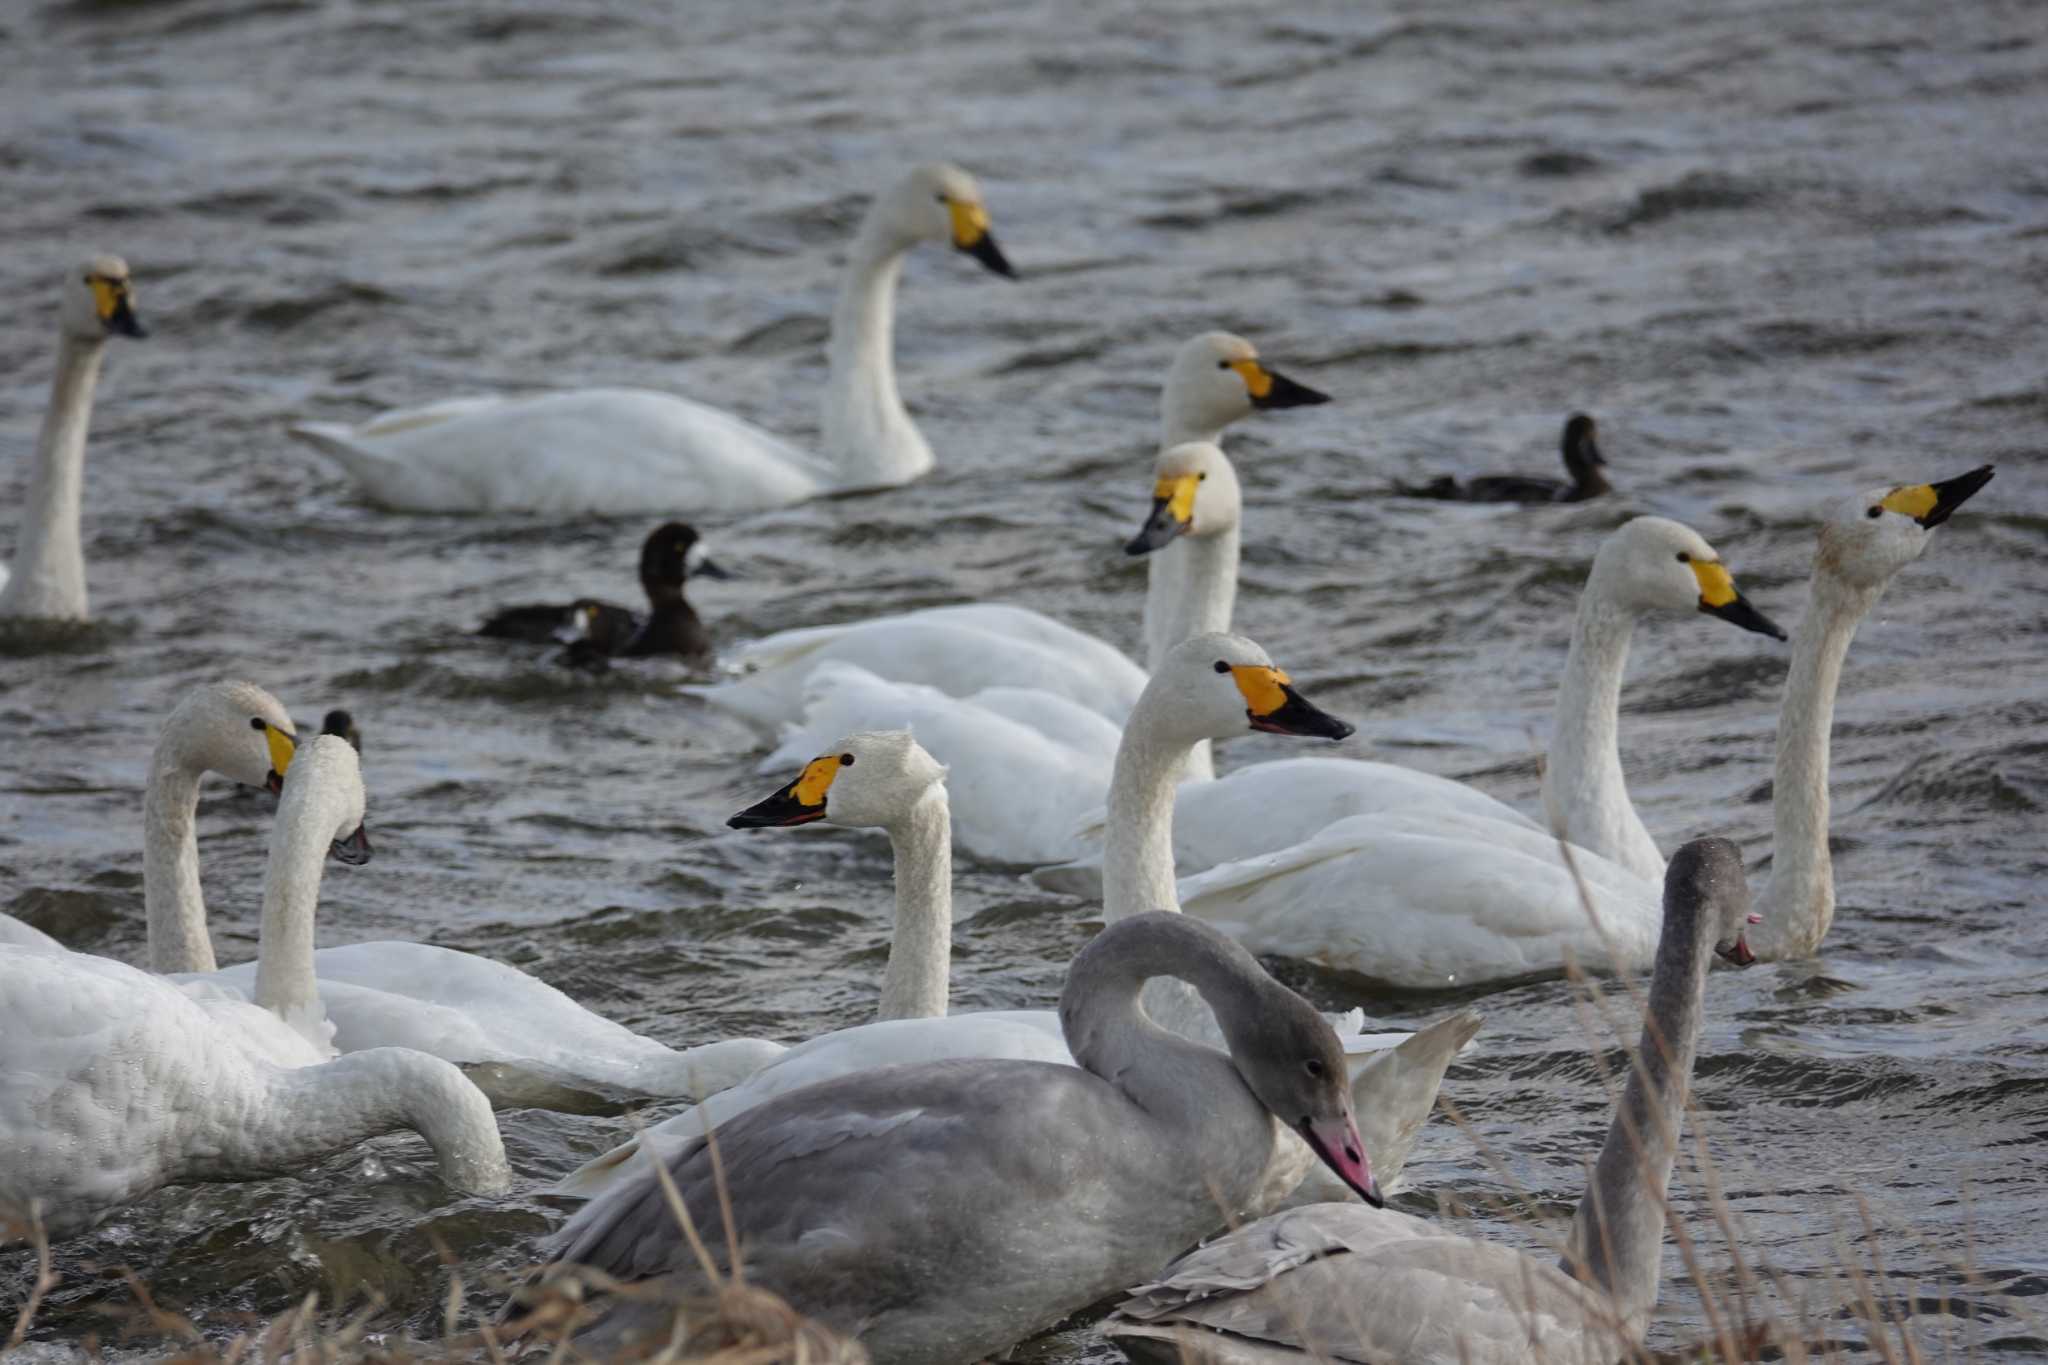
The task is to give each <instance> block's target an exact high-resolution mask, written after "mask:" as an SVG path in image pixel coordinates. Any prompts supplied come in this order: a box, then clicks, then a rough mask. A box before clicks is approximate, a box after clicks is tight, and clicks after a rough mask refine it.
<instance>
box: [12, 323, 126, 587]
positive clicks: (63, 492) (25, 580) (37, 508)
mask: <svg viewBox="0 0 2048 1365" xmlns="http://www.w3.org/2000/svg"><path fill="white" fill-rule="evenodd" d="M105 355H106V344H105V343H104V342H101V341H81V340H80V339H78V338H77V337H74V336H72V335H70V333H68V332H67V333H65V334H64V337H63V340H62V342H61V343H60V345H59V346H58V350H57V373H56V376H55V377H54V378H53V379H52V380H51V381H50V406H49V409H48V411H46V412H45V413H44V414H43V428H42V434H41V435H40V436H39V437H38V438H37V440H36V463H35V472H34V473H33V474H32V475H31V476H30V478H29V485H28V495H27V497H26V499H25V500H24V502H23V504H22V514H23V520H22V527H21V540H20V543H19V545H18V546H17V548H16V551H15V556H14V563H13V565H12V566H11V569H10V577H9V579H8V582H7V586H6V587H5V588H4V589H0V616H28V617H53V618H60V619H69V620H84V619H85V617H86V615H87V602H86V592H85V551H84V548H83V545H82V542H81V540H80V531H79V513H80V506H81V504H82V502H83V499H84V489H85V437H86V429H87V428H88V427H89V426H90V425H91V422H92V396H93V389H94V388H95V387H96V386H97V385H98V383H99V376H100V362H101V360H102V359H103V358H104V357H105Z"/></svg>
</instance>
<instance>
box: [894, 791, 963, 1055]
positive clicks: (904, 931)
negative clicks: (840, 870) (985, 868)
mask: <svg viewBox="0 0 2048 1365" xmlns="http://www.w3.org/2000/svg"><path fill="white" fill-rule="evenodd" d="M889 842H890V844H891V845H893V846H894V848H895V851H896V932H895V937H894V938H893V939H892V940H891V942H890V944H889V968H888V971H887V972H885V973H884V974H883V976H882V1003H881V1007H880V1008H879V1009H878V1010H876V1012H875V1018H877V1019H937V1018H939V1017H941V1016H943V1015H944V1014H945V1013H946V986H947V981H948V979H949V977H950V974H951V972H952V961H953V817H952V811H951V808H950V807H949V806H948V804H947V801H946V788H945V786H944V785H943V784H941V783H933V784H932V786H931V788H930V789H929V790H927V791H926V792H925V794H924V795H923V796H922V797H920V798H919V799H918V801H917V803H916V804H915V805H913V806H912V807H911V808H910V811H909V813H908V814H906V815H905V816H904V817H903V819H902V820H900V821H899V822H897V823H896V824H894V825H891V826H890V827H889Z"/></svg>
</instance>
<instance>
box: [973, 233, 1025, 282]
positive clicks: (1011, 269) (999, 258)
mask: <svg viewBox="0 0 2048 1365" xmlns="http://www.w3.org/2000/svg"><path fill="white" fill-rule="evenodd" d="M960 250H962V251H964V252H966V253H967V254H968V255H970V256H972V257H973V258H974V259H975V260H977V261H980V262H981V263H982V265H983V266H984V267H985V268H986V269H988V270H989V271H990V272H992V273H994V274H997V275H1001V276H1002V277H1003V278H1004V279H1006V280H1014V279H1016V278H1017V268H1016V267H1015V266H1013V265H1011V264H1010V258H1009V257H1007V256H1005V255H1004V254H1003V249H1002V248H1001V247H999V246H997V245H996V237H995V234H994V233H992V232H984V233H982V234H981V236H980V238H979V239H977V240H976V242H975V243H974V245H973V246H966V247H961V248H960Z"/></svg>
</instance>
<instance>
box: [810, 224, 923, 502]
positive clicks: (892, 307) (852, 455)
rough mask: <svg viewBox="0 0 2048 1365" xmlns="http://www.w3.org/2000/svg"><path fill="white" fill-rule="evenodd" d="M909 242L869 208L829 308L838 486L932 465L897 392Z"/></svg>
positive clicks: (899, 477)
mask: <svg viewBox="0 0 2048 1365" xmlns="http://www.w3.org/2000/svg"><path fill="white" fill-rule="evenodd" d="M909 249H910V243H908V242H905V241H903V240H901V239H900V238H898V237H896V236H895V235H893V234H892V233H890V231H889V230H888V229H887V228H886V227H884V226H883V225H882V223H881V221H880V219H879V218H878V217H877V210H876V209H870V210H869V212H868V216H867V218H866V219H865V220H863V221H862V223H861V227H860V232H859V233H858V234H857V235H856V236H855V238H854V243H853V254H852V257H851V259H849V260H848V262H847V265H846V279H845V281H844V283H842V284H841V285H840V288H839V301H838V303H837V304H835V305H834V307H833V309H832V340H831V344H830V346H829V348H828V350H827V352H826V354H827V357H828V361H829V365H830V370H831V373H830V374H829V375H828V376H827V378H826V381H825V398H824V403H825V408H824V420H823V430H824V437H825V456H826V458H827V459H828V460H829V461H831V463H832V465H833V473H834V477H835V479H836V485H835V486H836V487H839V488H876V487H886V486H890V485H894V484H900V483H908V482H909V481H910V480H912V479H915V478H917V477H918V476H919V475H921V474H923V473H925V472H926V471H928V470H929V469H930V468H931V467H932V452H931V447H929V446H927V445H926V444H925V442H924V437H923V436H921V435H920V434H919V433H918V430H917V426H916V424H915V423H913V422H912V421H911V420H910V414H909V412H907V411H906V410H905V409H904V407H903V399H902V397H901V396H900V395H898V394H897V392H896V360H895V353H896V284H897V281H899V280H900V279H902V277H903V256H904V253H905V252H907V251H908V250H909Z"/></svg>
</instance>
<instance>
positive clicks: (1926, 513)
mask: <svg viewBox="0 0 2048 1365" xmlns="http://www.w3.org/2000/svg"><path fill="white" fill-rule="evenodd" d="M1990 482H1991V466H1990V465H1988V464H1987V465H1979V466H1978V467H1977V468H1975V469H1973V470H1971V471H1970V472H1969V473H1967V474H1958V475H1956V477H1954V478H1953V479H1943V480H1942V481H1941V482H1940V483H1920V484H1912V485H1910V486H1908V487H1905V488H1895V489H1893V490H1892V491H1891V492H1890V493H1888V494H1886V495H1885V499H1884V508H1885V510H1886V511H1888V512H1897V513H1900V514H1901V515H1903V516H1908V517H1911V518H1912V519H1913V520H1915V521H1917V522H1919V523H1920V524H1921V525H1922V526H1924V527H1926V528H1927V529H1928V530H1930V531H1931V530H1933V529H1934V528H1935V527H1937V526H1939V525H1941V524H1942V523H1943V522H1944V521H1947V520H1948V519H1949V518H1950V517H1951V516H1953V515H1955V510H1956V509H1957V508H1958V507H1961V506H1962V505H1963V504H1964V503H1966V502H1968V501H1969V500H1970V497H1971V495H1972V494H1974V493H1975V492H1976V491H1977V490H1978V489H1980V488H1982V487H1983V486H1984V485H1985V484H1987V483H1990Z"/></svg>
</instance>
